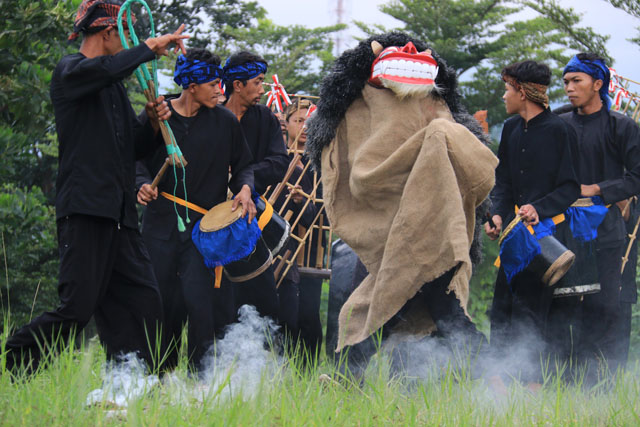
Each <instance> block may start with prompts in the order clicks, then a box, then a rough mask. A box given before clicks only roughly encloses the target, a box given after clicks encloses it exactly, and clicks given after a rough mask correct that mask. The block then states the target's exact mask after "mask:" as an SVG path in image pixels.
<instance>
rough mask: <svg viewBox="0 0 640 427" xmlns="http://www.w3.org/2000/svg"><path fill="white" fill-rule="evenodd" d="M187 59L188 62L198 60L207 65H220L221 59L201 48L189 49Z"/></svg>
mask: <svg viewBox="0 0 640 427" xmlns="http://www.w3.org/2000/svg"><path fill="white" fill-rule="evenodd" d="M186 58H187V60H188V61H193V60H198V61H202V62H205V63H207V64H213V65H220V57H219V56H218V55H216V54H215V53H213V52H211V51H209V50H207V49H204V48H201V47H193V48H190V49H187V55H186Z"/></svg>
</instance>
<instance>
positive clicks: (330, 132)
mask: <svg viewBox="0 0 640 427" xmlns="http://www.w3.org/2000/svg"><path fill="white" fill-rule="evenodd" d="M374 40H375V41H377V42H378V43H380V44H381V45H382V47H383V48H386V47H389V46H404V45H405V44H407V43H408V42H412V43H413V44H414V45H415V46H416V48H417V49H418V51H423V50H426V49H431V48H430V47H429V46H427V45H426V44H425V43H423V42H421V41H419V40H416V39H413V38H411V37H409V36H408V35H407V34H404V33H401V32H392V33H387V34H381V35H377V36H372V37H369V38H368V39H366V40H363V41H361V42H360V43H359V44H358V46H356V47H355V48H353V49H350V50H347V51H345V52H344V53H343V54H342V55H340V57H339V58H338V59H337V60H336V62H335V63H334V64H333V68H332V70H331V72H330V73H329V74H328V75H327V76H326V77H325V78H324V79H323V80H322V84H321V86H320V100H319V101H318V109H317V110H316V112H315V114H314V115H313V116H312V117H311V119H310V120H309V121H308V132H307V143H306V149H307V153H308V155H309V158H310V159H311V161H312V162H313V164H314V166H315V167H316V168H318V169H319V167H320V156H321V154H322V149H323V148H324V147H326V146H327V145H329V143H330V142H331V140H332V139H333V138H334V137H335V134H336V129H337V128H338V125H339V124H340V121H342V118H343V117H344V115H345V113H346V112H347V109H348V108H349V106H350V105H351V104H352V103H353V101H355V100H356V99H357V98H358V97H360V96H361V94H362V90H363V89H364V87H365V85H366V84H367V80H368V79H369V76H370V75H371V65H372V64H373V61H374V60H375V59H376V56H377V55H375V54H374V53H373V51H372V50H371V42H372V41H374ZM431 54H432V56H433V58H434V59H435V60H436V62H437V63H438V68H439V70H438V75H437V77H436V81H435V82H436V86H437V87H438V88H439V93H440V96H442V98H443V99H444V101H445V102H446V103H447V106H448V107H449V110H451V114H452V115H453V118H454V119H455V121H456V122H458V123H460V124H462V125H464V126H465V127H466V128H467V129H469V130H470V131H471V132H473V134H474V135H475V136H476V137H477V138H478V139H479V140H480V141H482V142H483V143H484V144H487V145H488V144H489V143H490V140H489V139H488V137H487V136H486V135H485V134H484V133H483V132H482V128H481V127H480V125H479V123H478V122H477V121H476V120H475V119H474V118H473V116H471V115H470V114H469V113H468V112H467V110H466V109H465V108H464V106H463V105H462V104H461V102H460V93H459V92H458V78H457V77H456V73H455V71H454V70H453V69H452V68H450V67H449V66H447V63H446V62H445V61H444V59H442V58H441V57H440V56H439V55H438V54H437V53H436V52H435V51H433V49H431Z"/></svg>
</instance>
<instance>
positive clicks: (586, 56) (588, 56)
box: [576, 52, 607, 64]
mask: <svg viewBox="0 0 640 427" xmlns="http://www.w3.org/2000/svg"><path fill="white" fill-rule="evenodd" d="M576 56H577V57H578V59H579V60H580V61H602V62H603V63H605V64H606V63H607V60H606V59H604V58H603V57H602V56H600V55H598V54H597V53H593V52H581V53H579V54H577V55H576Z"/></svg>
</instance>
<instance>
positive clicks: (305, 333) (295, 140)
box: [274, 98, 322, 365]
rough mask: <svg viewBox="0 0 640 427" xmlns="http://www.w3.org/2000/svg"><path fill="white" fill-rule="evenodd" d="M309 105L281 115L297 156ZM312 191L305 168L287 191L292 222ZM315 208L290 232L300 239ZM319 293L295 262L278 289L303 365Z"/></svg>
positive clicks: (312, 347) (312, 351)
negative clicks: (289, 195) (302, 173)
mask: <svg viewBox="0 0 640 427" xmlns="http://www.w3.org/2000/svg"><path fill="white" fill-rule="evenodd" d="M312 106H313V104H312V103H311V102H309V101H308V100H304V99H303V100H301V99H299V98H295V99H294V100H293V102H292V103H291V104H290V105H289V106H288V107H287V108H286V110H285V112H284V115H283V117H284V123H285V125H286V130H287V146H288V148H289V149H291V150H294V149H295V150H298V151H299V152H300V154H302V152H303V151H304V148H305V142H306V139H307V135H306V131H305V129H304V123H305V120H306V118H307V115H308V114H307V113H308V111H309V109H310V108H311V107H312ZM294 157H295V152H292V153H291V154H290V155H289V158H290V159H291V161H293V159H294ZM307 161H308V160H307V159H306V157H303V158H302V159H301V160H300V161H299V162H298V164H297V167H296V169H295V171H294V173H293V175H292V176H291V178H290V179H289V182H290V183H291V184H292V185H294V184H295V183H296V182H297V181H298V179H299V177H300V173H301V172H302V170H303V169H304V167H305V165H306V163H307ZM313 189H314V179H313V171H312V170H311V169H310V168H309V169H307V171H306V173H305V174H304V175H303V176H302V179H301V181H300V183H299V184H298V185H295V186H294V187H292V188H290V193H291V202H290V203H289V204H288V205H287V210H289V209H291V210H292V212H293V216H292V218H293V219H292V221H293V220H294V219H295V218H297V217H298V216H299V215H300V210H301V209H302V207H303V206H304V204H305V203H306V200H307V199H306V197H305V196H304V195H303V193H304V194H311V193H312V192H313ZM321 191H322V190H321V186H318V188H317V189H316V197H318V198H322V194H321ZM285 200H286V193H282V194H281V196H280V197H279V198H278V200H277V201H276V203H275V204H274V207H275V208H276V210H279V209H280V208H281V206H282V205H283V203H284V201H285ZM319 208H320V206H318V204H316V203H313V202H309V204H308V205H307V207H306V208H305V210H304V212H303V213H302V216H301V217H300V222H299V226H298V230H293V231H292V232H293V233H296V234H297V235H298V236H300V237H302V236H303V234H302V231H303V230H302V229H300V226H302V227H303V228H304V229H305V230H308V229H309V228H310V226H311V225H312V223H313V220H314V218H315V217H316V214H317V212H318V209H319ZM317 236H318V233H317V232H314V233H313V234H312V238H311V239H308V240H307V242H306V245H311V247H310V257H309V260H307V261H308V264H309V265H313V266H315V262H316V257H317ZM297 247H298V243H297V242H296V241H295V240H293V239H291V240H289V244H288V246H287V248H285V249H283V250H282V251H281V252H282V253H284V252H286V250H287V249H289V250H291V252H295V250H296V248H297ZM307 249H309V247H308V246H305V247H304V249H303V254H304V256H305V258H306V254H307V253H308V252H307ZM321 292H322V279H321V278H316V277H308V276H302V275H300V272H299V271H298V266H297V263H296V262H294V263H293V266H292V268H291V269H290V270H289V273H288V274H287V275H286V276H285V278H284V280H283V281H282V283H281V284H280V286H279V288H278V296H279V299H280V319H281V321H284V322H287V323H289V324H290V325H292V327H291V330H292V331H295V336H294V337H295V338H296V339H295V340H294V342H293V347H294V348H296V347H297V348H298V350H299V351H300V352H301V353H302V355H303V359H302V360H303V362H310V363H311V364H312V365H313V360H314V358H315V357H316V356H317V354H318V352H319V350H320V345H321V343H322V324H321V322H320V295H321Z"/></svg>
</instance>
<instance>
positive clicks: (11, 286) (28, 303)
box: [0, 184, 58, 329]
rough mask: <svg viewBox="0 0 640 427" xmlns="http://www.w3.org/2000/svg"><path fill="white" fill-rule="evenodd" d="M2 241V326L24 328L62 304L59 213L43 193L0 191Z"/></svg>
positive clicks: (7, 187)
mask: <svg viewBox="0 0 640 427" xmlns="http://www.w3.org/2000/svg"><path fill="white" fill-rule="evenodd" d="M0 237H1V239H0V251H1V253H0V255H1V256H2V259H1V260H0V279H1V282H2V286H0V297H1V298H2V316H0V325H2V323H3V322H4V320H5V319H6V318H9V319H10V324H11V325H12V326H20V325H22V324H24V323H26V322H28V321H29V319H30V317H31V312H32V311H33V315H38V314H40V313H41V312H42V311H44V310H51V309H53V308H54V307H55V306H56V304H57V301H58V297H57V286H56V284H57V277H58V251H57V242H56V222H55V209H54V208H53V206H49V205H47V204H46V200H45V197H44V195H43V193H42V190H40V188H38V187H33V188H31V189H26V188H24V189H23V188H18V187H16V186H14V185H11V184H5V185H3V186H2V187H0ZM36 292H37V295H36ZM34 297H36V298H35V301H34ZM2 326H4V325H2ZM2 326H0V329H2Z"/></svg>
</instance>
